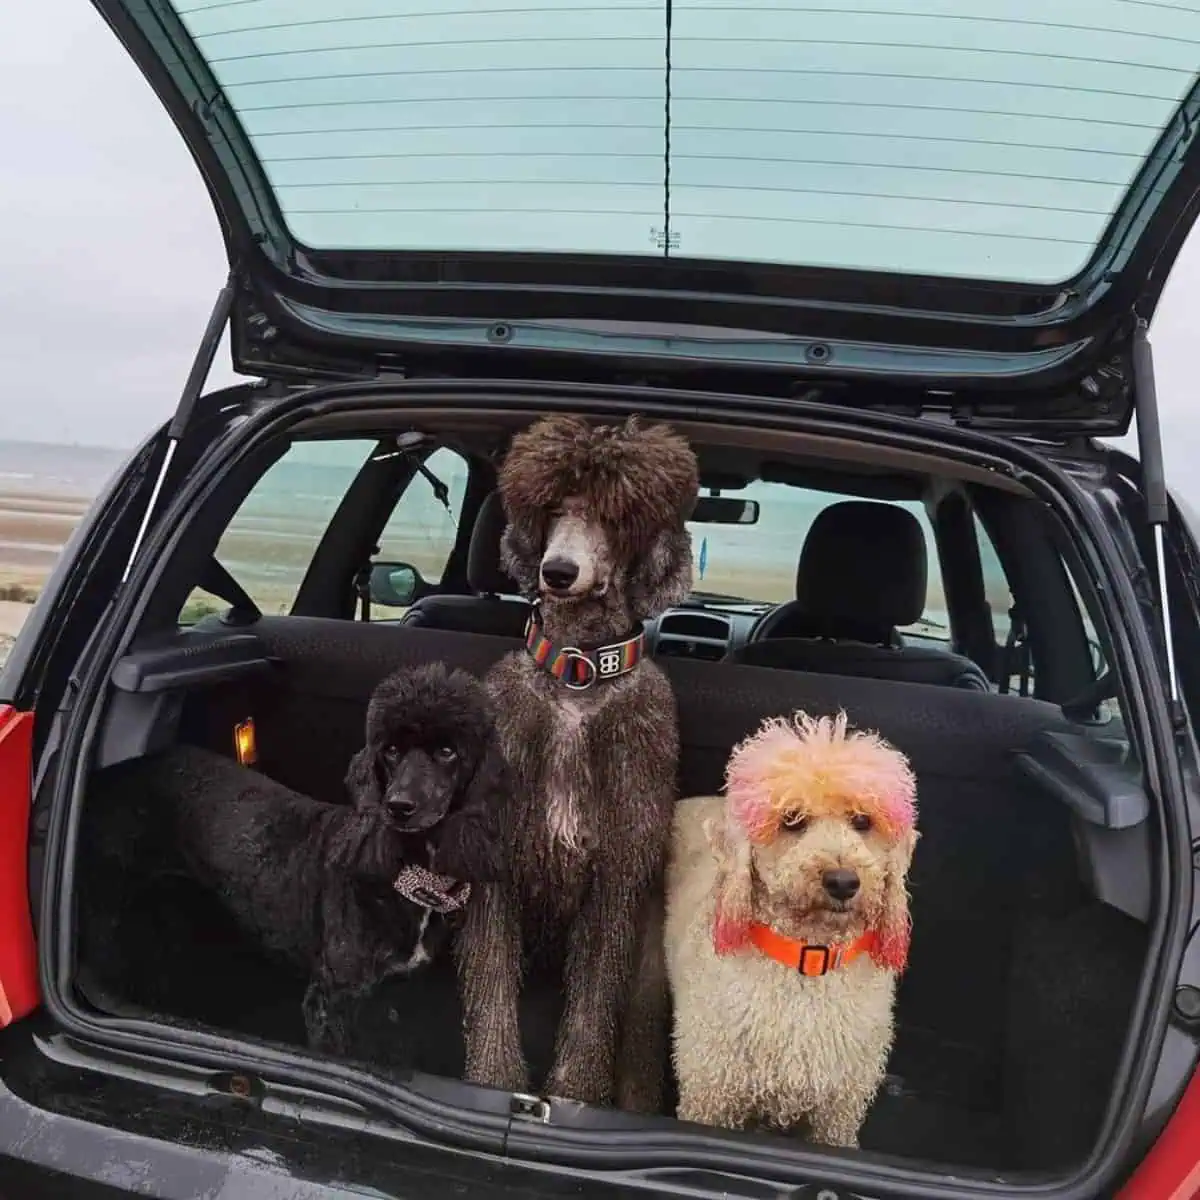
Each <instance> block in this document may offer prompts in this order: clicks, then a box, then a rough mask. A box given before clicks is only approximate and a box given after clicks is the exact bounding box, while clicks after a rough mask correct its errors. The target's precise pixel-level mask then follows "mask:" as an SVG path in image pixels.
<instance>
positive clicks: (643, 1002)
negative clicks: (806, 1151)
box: [459, 416, 698, 1110]
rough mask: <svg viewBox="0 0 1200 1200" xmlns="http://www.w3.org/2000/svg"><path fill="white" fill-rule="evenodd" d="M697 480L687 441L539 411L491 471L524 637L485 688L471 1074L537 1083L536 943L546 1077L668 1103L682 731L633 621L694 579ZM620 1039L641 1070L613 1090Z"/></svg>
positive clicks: (468, 985) (472, 943) (500, 1083)
mask: <svg viewBox="0 0 1200 1200" xmlns="http://www.w3.org/2000/svg"><path fill="white" fill-rule="evenodd" d="M697 487H698V480H697V467H696V459H695V456H694V454H693V452H692V450H691V448H690V447H689V445H688V444H687V442H686V441H685V440H684V439H683V438H681V437H680V436H679V435H678V434H676V433H675V432H673V431H672V430H671V429H669V428H668V427H666V426H663V425H652V426H644V425H642V424H640V423H639V422H638V420H637V419H636V418H631V419H629V420H627V421H626V422H624V423H623V424H621V425H616V426H598V427H597V426H592V425H590V424H589V423H588V422H586V421H584V420H582V419H580V418H577V417H570V416H554V417H548V418H545V419H543V420H540V421H538V422H536V423H535V424H534V425H532V426H531V427H530V428H529V429H528V430H526V431H525V432H523V433H522V434H520V435H518V436H517V437H515V438H514V439H513V442H512V446H511V448H510V450H509V453H508V455H507V457H506V459H505V461H504V464H503V466H502V468H501V471H500V495H501V499H502V501H503V504H504V510H505V514H506V517H507V520H508V524H507V527H506V530H505V534H504V538H503V542H502V559H503V564H504V566H505V568H506V570H507V571H508V572H509V574H510V575H511V576H512V577H513V578H514V579H515V580H516V581H517V582H518V583H519V585H520V587H521V588H522V590H523V591H524V592H525V593H526V594H527V595H529V596H531V597H533V598H534V599H535V607H534V615H533V617H532V618H531V621H530V625H529V629H528V631H527V636H526V647H525V649H524V650H521V651H517V652H515V653H513V654H510V655H508V656H506V657H505V658H504V659H502V660H501V661H500V662H499V663H498V664H497V665H496V666H495V667H494V668H493V669H492V671H491V673H490V675H489V677H488V681H487V682H488V687H489V689H490V691H491V694H492V696H493V698H494V700H495V708H496V715H497V725H498V729H499V734H500V740H501V745H502V747H503V749H504V752H505V756H506V758H507V760H508V764H509V769H510V773H511V775H512V778H513V787H512V792H511V794H510V796H509V801H508V811H507V813H506V818H505V828H506V829H507V830H508V835H509V838H510V839H511V841H510V844H509V847H508V855H507V857H508V860H509V863H510V880H509V882H508V883H506V884H502V885H495V886H491V887H487V888H485V889H484V890H483V893H482V894H481V896H480V898H479V902H478V903H476V904H473V905H472V906H471V911H470V912H469V913H468V914H467V919H466V925H465V928H464V933H463V936H462V938H461V939H460V942H459V965H460V978H461V987H462V996H463V1008H464V1032H465V1038H466V1062H467V1071H466V1074H467V1078H468V1079H469V1080H471V1081H473V1082H476V1083H482V1084H488V1085H492V1086H495V1087H501V1088H505V1089H509V1090H512V1091H517V1092H524V1091H527V1090H528V1089H529V1085H530V1080H529V1077H528V1071H527V1067H526V1063H525V1061H524V1056H523V1053H522V1048H521V1041H520V1035H519V1030H518V1019H517V1018H518V1001H519V998H520V992H521V986H522V979H523V973H524V970H525V967H526V964H527V961H528V959H529V956H530V955H533V956H536V957H539V958H541V959H543V960H545V959H550V960H552V961H557V962H561V963H562V964H563V970H564V985H565V993H566V994H565V1006H564V1009H563V1013H562V1017H561V1019H560V1021H559V1027H558V1031H557V1039H556V1044H555V1053H554V1062H553V1066H552V1069H551V1071H550V1074H549V1077H548V1079H547V1080H546V1081H545V1082H544V1085H543V1086H542V1088H541V1089H540V1090H542V1091H543V1092H545V1093H548V1094H550V1095H554V1096H560V1097H566V1098H569V1099H573V1100H579V1101H585V1102H590V1103H597V1104H603V1103H607V1102H609V1101H611V1100H612V1099H613V1098H614V1093H615V1092H616V1093H617V1094H616V1099H617V1100H618V1102H619V1103H621V1104H622V1106H623V1107H628V1108H636V1109H640V1110H653V1109H655V1108H657V1106H658V1104H659V1103H660V1091H661V1082H662V1081H661V1074H662V1064H663V1060H664V1059H665V1050H666V1029H665V1026H664V1027H663V1028H662V1029H661V1030H660V1029H659V1025H660V1024H661V1023H662V1020H661V1018H662V1014H664V1013H665V987H666V983H665V978H664V975H663V970H664V969H663V966H662V944H661V907H660V905H661V883H662V869H663V864H664V857H665V852H666V844H667V838H668V836H669V832H670V827H671V813H672V809H673V805H674V803H675V800H676V797H677V782H676V775H677V769H678V755H679V733H678V719H677V713H676V705H675V698H674V695H673V693H672V691H671V687H670V684H669V682H668V681H667V679H666V677H665V676H664V675H663V674H662V672H661V671H660V670H659V669H658V668H657V667H656V666H655V665H654V663H653V662H651V661H649V660H648V659H647V658H645V657H644V642H643V637H642V626H641V623H642V621H644V620H645V619H647V618H649V617H652V616H655V615H657V614H658V613H661V612H662V611H663V610H664V609H666V608H667V607H669V606H670V605H672V604H675V603H678V602H679V601H681V600H682V599H684V597H685V596H686V595H687V594H688V592H689V590H690V589H691V586H692V551H691V539H690V536H689V534H688V532H687V529H686V527H685V520H686V518H687V517H688V515H689V514H690V512H691V510H692V507H693V506H694V504H695V500H696V494H697ZM656 902H657V904H658V905H659V907H657V908H656ZM656 911H657V912H658V914H659V916H658V920H657V923H656V919H655V915H654V914H655V912H656ZM647 931H649V932H650V936H647ZM635 980H636V986H634V982H635ZM660 992H661V993H662V996H663V999H662V1001H661V1003H660V996H659V993H660ZM619 1041H620V1042H621V1051H622V1052H621V1060H622V1063H623V1064H631V1066H632V1068H633V1069H632V1070H630V1071H628V1072H626V1071H625V1070H622V1071H621V1072H620V1074H621V1079H620V1081H619V1086H618V1082H617V1080H616V1078H615V1077H616V1076H617V1074H618V1070H617V1054H618V1042H619Z"/></svg>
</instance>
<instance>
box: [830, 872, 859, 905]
mask: <svg viewBox="0 0 1200 1200" xmlns="http://www.w3.org/2000/svg"><path fill="white" fill-rule="evenodd" d="M821 883H822V884H824V886H825V890H826V891H827V892H828V893H829V894H830V895H831V896H832V897H833V898H834V899H835V900H852V899H853V898H854V895H855V893H856V892H857V891H858V887H859V883H858V875H857V874H856V873H855V872H854V871H848V870H846V868H845V867H838V868H837V870H835V871H826V872H825V874H824V875H822V876H821Z"/></svg>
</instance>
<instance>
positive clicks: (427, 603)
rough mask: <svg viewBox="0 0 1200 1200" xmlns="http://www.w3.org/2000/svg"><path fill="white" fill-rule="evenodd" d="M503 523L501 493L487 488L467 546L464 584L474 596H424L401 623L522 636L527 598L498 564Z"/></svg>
mask: <svg viewBox="0 0 1200 1200" xmlns="http://www.w3.org/2000/svg"><path fill="white" fill-rule="evenodd" d="M504 526H505V520H504V508H503V506H502V505H501V503H500V493H499V492H491V493H490V494H489V495H488V496H487V497H486V498H485V499H484V501H483V503H482V504H481V505H480V506H479V515H478V516H477V517H476V518H475V526H474V528H473V529H472V530H471V544H470V546H469V547H468V548H467V583H468V584H469V585H470V588H471V591H472V592H473V593H474V595H471V596H449V595H446V596H426V597H424V599H421V600H418V601H417V602H416V603H415V604H414V605H413V606H412V607H411V608H410V609H409V610H408V612H406V613H405V614H404V619H403V621H402V622H401V624H403V625H420V626H422V627H423V628H426V629H447V630H451V631H453V632H455V633H485V634H490V635H491V636H492V637H512V638H519V637H523V636H524V634H525V622H526V621H527V620H528V619H529V601H528V600H522V599H520V598H519V593H520V589H519V588H518V587H517V585H516V584H515V583H514V582H513V581H512V580H511V579H509V577H508V576H507V575H506V574H505V573H504V571H503V569H502V568H501V566H500V538H501V537H502V536H503V534H504Z"/></svg>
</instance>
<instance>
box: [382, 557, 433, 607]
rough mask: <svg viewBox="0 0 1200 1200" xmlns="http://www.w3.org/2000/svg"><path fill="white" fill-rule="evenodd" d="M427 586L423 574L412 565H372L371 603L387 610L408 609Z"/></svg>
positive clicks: (385, 563) (384, 563)
mask: <svg viewBox="0 0 1200 1200" xmlns="http://www.w3.org/2000/svg"><path fill="white" fill-rule="evenodd" d="M424 586H425V580H424V579H422V578H421V572H420V571H418V570H417V568H416V567H414V566H413V565H412V564H411V563H387V562H377V563H372V564H371V585H370V591H371V603H372V604H381V605H383V606H384V607H385V608H407V607H408V606H409V605H410V604H412V602H413V601H414V600H415V599H416V598H417V596H418V595H419V594H420V592H421V589H422V588H423V587H424Z"/></svg>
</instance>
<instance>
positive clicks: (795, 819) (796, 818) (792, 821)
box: [783, 812, 808, 833]
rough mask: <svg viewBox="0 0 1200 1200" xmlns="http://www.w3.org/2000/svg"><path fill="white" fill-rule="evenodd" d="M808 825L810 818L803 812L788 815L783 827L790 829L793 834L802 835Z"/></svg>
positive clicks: (785, 817) (784, 819)
mask: <svg viewBox="0 0 1200 1200" xmlns="http://www.w3.org/2000/svg"><path fill="white" fill-rule="evenodd" d="M807 824H808V817H806V816H805V815H804V813H801V812H794V813H786V814H784V818H783V826H784V828H785V829H790V830H791V831H792V832H793V833H800V832H802V831H803V829H804V827H805V826H806V825H807Z"/></svg>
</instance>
